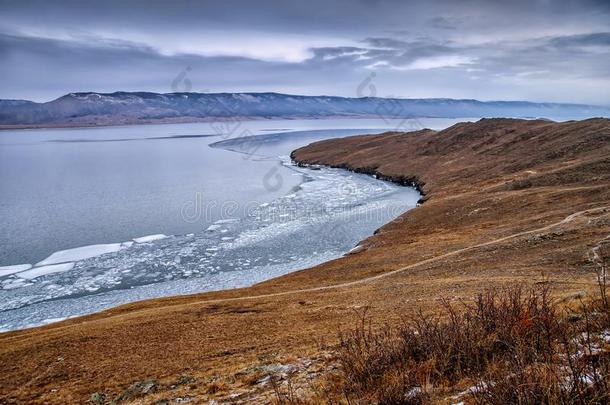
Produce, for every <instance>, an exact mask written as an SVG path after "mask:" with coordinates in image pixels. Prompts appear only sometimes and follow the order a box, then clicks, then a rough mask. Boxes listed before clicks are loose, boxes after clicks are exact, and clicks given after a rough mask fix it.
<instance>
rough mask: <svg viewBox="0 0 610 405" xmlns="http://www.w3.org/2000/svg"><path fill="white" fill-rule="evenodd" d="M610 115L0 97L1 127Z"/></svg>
mask: <svg viewBox="0 0 610 405" xmlns="http://www.w3.org/2000/svg"><path fill="white" fill-rule="evenodd" d="M490 116H504V117H546V118H551V119H560V120H563V119H582V118H589V117H595V116H605V117H607V116H610V108H608V107H598V106H590V105H579V104H556V103H530V102H522V101H489V102H482V101H478V100H454V99H392V98H378V97H362V98H348V97H328V96H294V95H288V94H279V93H166V94H159V93H145V92H132V93H129V92H115V93H70V94H67V95H65V96H62V97H60V98H58V99H56V100H53V101H50V102H47V103H33V102H26V101H16V100H0V125H2V126H5V127H6V126H83V125H117V124H136V123H154V122H189V121H190V122H193V121H205V120H218V119H228V118H248V119H261V118H329V117H369V118H380V117H395V118H404V117H451V118H454V117H490Z"/></svg>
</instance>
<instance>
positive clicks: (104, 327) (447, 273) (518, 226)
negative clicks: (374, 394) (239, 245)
mask: <svg viewBox="0 0 610 405" xmlns="http://www.w3.org/2000/svg"><path fill="white" fill-rule="evenodd" d="M609 141H610V120H588V121H582V122H570V123H561V124H557V123H548V122H542V121H528V122H524V121H520V120H484V121H480V122H477V123H473V124H458V125H456V126H454V127H451V128H448V129H447V130H444V131H441V132H439V133H434V134H431V133H427V134H417V133H415V134H410V135H409V136H408V137H406V136H405V135H404V134H398V133H389V134H384V135H377V136H368V137H352V138H345V139H340V140H329V141H324V142H322V143H317V144H312V145H309V146H307V147H304V148H301V149H299V150H297V151H296V152H295V153H294V156H296V157H297V158H298V159H299V160H300V161H302V162H311V163H313V164H318V163H326V164H329V165H340V164H344V165H346V166H349V167H355V168H358V167H360V168H362V169H363V170H370V168H372V167H375V169H374V170H377V171H379V172H380V173H381V174H385V175H391V176H397V175H400V174H404V175H405V176H406V178H409V176H408V174H409V173H417V174H418V176H421V177H419V178H420V179H421V181H422V182H423V181H425V182H426V185H425V187H426V191H427V192H428V193H429V194H428V195H429V196H433V198H431V199H429V200H428V201H427V202H426V204H424V205H422V206H421V207H419V208H418V209H414V210H410V211H408V212H407V213H405V214H403V215H401V216H400V217H399V220H396V221H392V222H391V223H389V224H387V225H385V226H383V228H382V230H383V231H382V232H379V233H377V234H376V235H375V236H372V237H370V238H368V239H366V240H365V241H364V242H363V244H365V245H366V246H367V249H366V250H365V251H363V252H361V253H359V254H355V255H347V256H344V257H342V258H339V259H336V260H333V261H330V262H326V263H324V264H321V265H319V266H316V267H313V268H309V269H306V270H302V271H297V272H294V273H290V274H288V275H285V276H282V277H279V278H275V279H272V280H268V281H266V282H263V283H260V284H257V285H254V286H252V287H248V288H243V289H238V290H226V291H219V292H211V293H204V294H197V295H192V296H184V297H166V298H161V299H156V300H149V301H142V302H138V303H133V304H127V305H123V306H121V307H118V308H113V309H111V310H107V311H104V312H102V313H98V314H94V315H89V316H85V317H81V318H77V319H71V320H67V321H63V322H61V323H58V324H54V325H50V326H46V327H41V328H35V329H29V330H24V331H16V332H9V333H5V334H1V335H0V361H3V362H4V363H5V364H10V365H11V367H10V368H7V370H6V371H5V378H4V379H3V381H0V399H2V398H11V399H13V400H14V401H20V402H28V403H66V402H84V401H85V400H86V399H87V398H89V396H90V395H91V393H93V392H104V393H105V394H106V396H107V398H115V397H117V396H118V395H120V393H121V392H123V391H124V390H125V389H126V388H127V387H129V386H130V385H131V384H133V383H134V382H137V381H142V380H143V379H144V378H155V379H157V381H158V383H159V384H158V391H157V392H154V393H149V394H147V396H146V398H145V400H146V401H148V402H154V401H155V400H160V399H164V398H174V397H177V396H184V395H190V396H196V397H197V398H198V399H200V400H201V401H206V400H208V401H209V400H212V399H214V400H218V401H219V402H222V401H223V400H229V399H230V395H232V394H234V393H243V394H240V395H243V396H242V397H240V399H243V400H245V401H246V402H247V401H255V400H257V399H260V398H264V397H265V395H268V394H269V392H270V391H271V388H270V387H268V386H262V385H254V386H253V385H246V384H245V383H243V380H242V378H243V376H249V375H250V374H248V373H249V372H251V371H249V370H253V369H257V367H258V368H260V367H265V366H269V365H280V366H282V367H283V366H285V365H290V366H292V365H295V367H301V368H302V367H306V366H302V364H309V363H310V362H311V361H313V362H314V363H315V364H319V365H320V366H319V367H320V368H322V369H324V368H326V366H327V365H328V363H326V362H325V360H324V356H325V355H326V354H327V353H326V352H325V350H327V349H325V348H329V347H332V346H330V345H332V343H334V342H335V341H336V337H337V331H338V330H345V329H346V328H350V327H352V326H353V321H354V311H356V312H358V311H362V310H363V308H367V311H368V313H369V314H370V315H371V316H372V319H373V320H374V322H373V325H372V326H373V327H376V326H378V325H383V324H386V323H388V324H392V323H396V322H399V321H400V317H401V316H403V315H405V314H409V313H411V311H416V310H418V309H423V310H425V311H431V312H434V311H435V310H437V309H438V305H439V302H438V298H439V297H443V298H446V299H447V300H450V301H462V300H469V299H470V298H471V297H472V296H474V295H476V294H477V293H479V292H481V291H483V290H484V289H485V288H489V287H490V286H497V287H502V286H507V285H515V284H516V283H527V284H532V283H545V284H548V285H551V286H552V287H553V288H554V292H555V294H556V295H558V296H559V297H561V298H565V299H570V297H573V296H574V294H575V292H579V291H580V293H579V294H582V291H585V292H586V291H588V290H589V289H593V288H595V275H594V274H593V273H592V272H590V271H589V270H591V269H590V268H588V267H587V262H586V254H587V253H588V252H589V251H590V248H591V246H595V245H596V244H597V243H598V242H599V241H600V240H602V239H604V238H607V235H608V234H609V233H610V208H608V206H607V202H608V201H610V172H608V170H607V168H608V167H609V166H608V165H609V164H610V159H609V158H608V156H610V154H609V153H610V142H609ZM405 156H408V159H405ZM524 180H527V186H523V184H526V183H525V182H524ZM576 185H578V187H576ZM373 281H374V282H373ZM339 287H341V288H339ZM578 296H582V295H578ZM320 342H324V345H321V344H320ZM58 358H61V359H62V361H61V362H58V360H57V359H58ZM109 358H111V359H112V361H107V359H109ZM68 370H78V373H77V374H73V373H70V372H68ZM304 372H305V373H306V372H307V369H306V368H305V371H304ZM184 373H188V374H189V375H190V376H192V377H194V378H195V382H194V383H192V384H191V385H190V386H189V387H188V391H187V389H186V388H183V387H176V386H175V385H172V384H174V382H175V381H176V379H177V378H178V377H179V376H180V375H184ZM33 376H34V377H35V378H36V381H37V384H36V385H32V384H30V383H29V381H31V380H32V377H33ZM209 381H221V382H222V383H224V384H226V387H227V389H226V390H225V391H224V392H215V393H210V392H209V391H208V385H207V384H208V382H209ZM56 387H57V388H56ZM172 387H173V388H172ZM51 388H53V389H56V390H57V391H51ZM271 395H272V394H271ZM66 398H69V400H66Z"/></svg>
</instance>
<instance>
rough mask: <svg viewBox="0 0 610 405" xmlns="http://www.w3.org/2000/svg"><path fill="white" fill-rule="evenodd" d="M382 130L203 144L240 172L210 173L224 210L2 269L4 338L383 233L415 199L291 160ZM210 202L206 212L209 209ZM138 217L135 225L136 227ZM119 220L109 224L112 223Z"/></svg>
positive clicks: (410, 193) (229, 279)
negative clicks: (173, 227) (310, 149)
mask: <svg viewBox="0 0 610 405" xmlns="http://www.w3.org/2000/svg"><path fill="white" fill-rule="evenodd" d="M293 124H294V123H293ZM259 125H262V124H259ZM276 125H280V124H276ZM281 125H282V126H281V128H285V127H286V123H283V124H281ZM315 125H321V124H320V123H315ZM327 125H328V124H327ZM293 126H297V125H293ZM428 126H433V125H428ZM298 129H302V128H298ZM130 130H131V129H130ZM382 130H383V129H381V128H380V129H378V130H372V129H361V130H356V129H349V130H347V129H341V130H315V131H312V130H308V131H300V132H299V131H292V132H290V133H283V134H274V133H273V131H270V130H269V129H267V128H264V127H261V128H260V129H259V132H258V133H265V135H263V136H260V137H257V138H256V139H255V138H252V139H241V140H239V139H238V140H235V139H227V140H226V142H225V141H223V142H224V144H223V143H222V142H221V144H217V145H215V147H214V148H209V147H208V146H207V144H208V143H213V141H214V140H215V139H213V138H212V139H209V140H206V141H203V142H206V144H205V148H207V150H206V151H205V154H204V156H211V157H212V158H213V159H215V157H214V156H216V155H215V154H217V153H218V154H219V155H218V156H219V157H218V158H217V159H219V160H221V161H226V160H228V162H227V164H229V163H232V162H240V161H241V162H246V163H247V164H246V165H243V166H239V168H236V169H235V173H230V174H228V175H224V176H223V174H222V173H213V174H214V175H217V177H219V179H217V180H222V179H226V181H225V183H222V184H223V187H225V188H224V189H223V192H224V190H229V191H228V192H227V193H225V194H223V195H225V198H224V199H223V200H222V201H210V200H209V199H204V200H202V201H198V200H197V199H194V200H193V204H192V205H189V206H187V207H186V208H188V209H187V210H186V211H185V212H183V213H182V214H183V217H182V218H183V219H185V217H186V220H188V221H189V223H188V224H187V225H188V226H187V227H185V228H184V229H182V228H179V232H176V233H173V234H170V233H168V232H166V231H165V229H163V228H162V227H159V230H163V231H165V232H164V233H156V234H154V233H153V232H150V233H140V234H137V233H136V234H133V233H131V234H129V233H125V234H127V235H129V237H128V238H125V239H114V238H106V239H102V241H103V242H104V243H95V244H91V245H86V246H78V245H76V246H74V245H73V246H68V248H66V249H61V250H59V251H56V252H55V253H53V252H50V253H47V254H46V255H45V256H43V257H42V258H40V259H37V260H32V261H29V263H35V264H34V266H33V267H32V266H31V265H22V266H13V265H11V266H4V267H0V330H11V329H18V328H23V327H28V326H35V325H41V324H46V323H49V322H52V321H56V320H58V319H65V318H69V317H73V316H77V315H82V314H86V313H91V312H96V311H99V310H102V309H105V308H109V307H112V306H116V305H119V304H122V303H127V302H133V301H137V300H142V299H147V298H154V297H160V296H168V295H177V294H189V293H196V292H202V291H210V290H220V289H226V288H234V287H243V286H247V285H251V284H254V283H256V282H260V281H263V280H266V279H269V278H273V277H276V276H279V275H282V274H286V273H288V272H291V271H295V270H298V269H301V268H307V267H310V266H312V265H315V264H318V263H321V262H324V261H327V260H330V259H333V258H336V257H339V256H341V255H343V254H345V253H346V252H348V251H349V250H350V249H352V248H354V246H355V245H356V244H357V243H358V242H359V241H360V240H362V239H364V238H366V237H368V236H370V235H371V234H372V233H373V232H374V230H375V229H377V228H378V227H379V226H381V225H382V224H384V223H387V222H388V221H390V220H392V219H393V218H395V217H397V216H398V215H399V214H400V213H402V212H404V211H406V210H407V209H409V208H411V207H414V206H415V204H416V201H417V200H418V198H419V195H418V193H417V192H416V191H415V190H412V189H409V188H405V187H399V186H396V185H394V184H391V183H387V182H383V181H379V180H376V179H374V178H372V177H370V176H365V175H359V174H354V173H349V172H346V171H343V170H339V169H327V168H322V169H320V170H311V169H307V168H299V167H295V166H293V165H291V163H290V161H289V158H288V154H289V153H290V151H291V150H293V149H295V148H296V147H298V146H300V145H303V144H306V143H309V142H311V141H315V140H317V139H324V138H328V137H334V136H347V135H351V134H355V133H366V132H380V131H382ZM131 136H132V135H131ZM202 139H205V138H202ZM216 140H217V141H218V140H222V137H220V139H218V138H217V139H216ZM105 142H106V141H105ZM163 142H166V141H163ZM171 142H202V140H201V139H196V140H195V141H194V140H192V139H187V140H184V139H183V138H179V140H172V141H171ZM124 143H125V142H120V143H117V146H118V145H119V144H120V145H122V144H124ZM66 144H67V143H66ZM89 144H91V142H88V143H87V145H89ZM62 145H63V144H62ZM168 145H169V144H168ZM194 145H195V144H193V145H191V146H188V147H187V146H186V145H182V146H181V147H180V148H178V151H179V152H184V153H186V152H185V151H186V149H185V148H191V149H193V148H194ZM37 147H38V146H37ZM166 147H167V146H166ZM121 148H122V146H121ZM197 148H203V146H200V145H199V144H197ZM219 148H220V149H219ZM120 150H121V151H122V149H120ZM227 150H232V151H234V152H227ZM216 151H217V152H216ZM235 152H242V153H241V154H240V153H235ZM227 154H228V155H227ZM242 155H243V156H242ZM232 156H237V159H238V160H236V158H234V157H232ZM231 159H233V160H231ZM216 168H217V167H216ZM156 175H157V176H158V175H159V174H156ZM178 179H180V177H178ZM154 180H155V179H145V180H142V179H140V181H149V182H150V184H151V186H149V187H153V186H152V184H154ZM214 181H216V180H214ZM206 184H208V183H206ZM215 184H221V183H209V184H208V186H209V187H208V188H210V187H211V188H212V189H213V187H214V185H215ZM278 185H279V187H278V188H276V186H278ZM234 189H238V190H240V189H244V190H246V191H247V193H246V195H247V198H245V197H243V192H242V197H243V198H241V199H239V198H238V199H234V198H231V197H232V196H233V194H231V193H232V192H233V190H234ZM258 190H261V191H258ZM257 193H258V194H257ZM155 201H156V200H154V199H153V200H152V201H150V202H147V204H149V203H150V204H153V203H155ZM210 202H212V203H214V204H212V206H211V207H208V206H207V204H209V203H210ZM115 203H116V202H115ZM159 203H162V201H159ZM116 204H119V203H116ZM150 204H149V205H150ZM119 206H120V205H119ZM208 209H211V211H212V212H211V214H210V213H209V212H207V210H208ZM207 214H210V215H209V216H206V215H207ZM138 218H140V217H138V216H137V215H136V216H134V219H133V221H135V222H133V223H137V221H136V219H138ZM130 219H131V218H130ZM152 219H154V216H153V218H152ZM122 221H124V220H123V219H121V218H120V217H116V218H113V219H111V221H110V222H111V224H112V225H115V224H114V222H116V223H117V224H116V225H120V224H122V223H123V222H122ZM129 224H131V222H130V223H129ZM79 229H81V232H87V230H88V229H90V228H88V227H86V226H79ZM91 229H93V228H91ZM120 229H121V228H119V230H120ZM130 229H131V228H130ZM147 229H152V228H147ZM184 230H186V232H184ZM121 232H123V231H120V232H117V233H116V235H121V234H122V233H121ZM113 234H114V233H113ZM142 235H148V236H142ZM77 239H78V238H77ZM95 240H99V238H96V239H95ZM8 264H11V263H8Z"/></svg>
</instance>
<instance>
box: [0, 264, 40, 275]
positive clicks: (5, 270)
mask: <svg viewBox="0 0 610 405" xmlns="http://www.w3.org/2000/svg"><path fill="white" fill-rule="evenodd" d="M31 268H32V265H31V264H15V265H12V266H2V267H0V277H4V276H8V275H9V274H13V273H19V272H20V271H25V270H29V269H31Z"/></svg>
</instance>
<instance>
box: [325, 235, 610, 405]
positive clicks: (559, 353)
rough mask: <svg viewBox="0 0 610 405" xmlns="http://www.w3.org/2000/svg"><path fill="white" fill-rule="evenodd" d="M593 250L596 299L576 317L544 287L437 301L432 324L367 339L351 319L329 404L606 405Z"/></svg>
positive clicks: (609, 387) (412, 324)
mask: <svg viewBox="0 0 610 405" xmlns="http://www.w3.org/2000/svg"><path fill="white" fill-rule="evenodd" d="M600 249H603V246H602V247H600V248H597V250H595V249H594V252H596V253H597V256H596V257H594V258H592V261H593V263H594V264H595V268H596V269H597V279H598V280H599V287H600V288H599V296H598V297H596V298H595V299H592V300H589V301H588V302H584V301H583V300H582V299H580V301H579V305H578V310H577V312H576V313H574V312H569V310H568V309H567V308H566V307H562V306H560V305H559V303H557V302H555V301H553V300H552V299H551V294H550V291H549V288H548V287H546V286H544V285H543V286H539V287H536V288H529V289H524V288H523V287H521V286H516V287H511V288H506V289H501V290H498V289H489V290H487V291H486V292H484V293H482V294H480V295H478V296H477V297H476V299H475V300H474V303H471V304H469V303H461V304H459V305H454V304H451V303H449V302H447V301H444V302H443V311H442V314H441V315H438V316H432V315H427V314H425V313H423V312H419V313H417V314H416V315H415V316H409V317H407V318H405V320H404V321H403V322H402V324H401V325H400V326H398V327H389V326H386V327H383V328H381V329H375V328H373V327H372V326H371V323H370V319H369V318H368V317H367V315H366V312H363V313H360V314H359V315H358V325H357V327H355V328H354V329H352V330H350V331H349V332H347V333H343V334H342V335H341V336H340V345H339V354H338V358H339V361H340V364H341V369H342V372H343V380H342V381H341V382H340V384H339V385H338V386H337V390H336V391H335V392H334V393H333V395H334V398H335V399H336V398H339V397H344V398H345V402H348V403H362V402H364V403H378V404H420V403H430V402H438V401H440V402H444V401H443V400H447V399H448V398H449V397H447V392H453V395H452V396H451V398H453V399H455V400H456V401H455V402H457V400H458V399H459V400H466V401H468V402H469V403H475V404H543V403H546V404H605V403H608V401H610V351H608V350H607V349H608V348H607V347H606V346H607V345H608V343H610V307H609V305H608V300H607V287H606V269H607V265H608V259H607V257H608V256H602V255H600V251H601V250H600ZM468 385H470V387H469V388H466V389H464V386H468ZM460 386H461V392H460ZM329 398H330V397H329ZM329 402H332V401H330V400H329Z"/></svg>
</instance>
